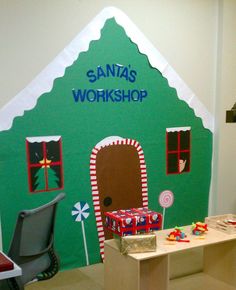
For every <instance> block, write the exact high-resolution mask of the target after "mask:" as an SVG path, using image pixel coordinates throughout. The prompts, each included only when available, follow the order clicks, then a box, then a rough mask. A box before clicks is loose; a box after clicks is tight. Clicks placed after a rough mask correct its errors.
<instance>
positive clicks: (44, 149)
mask: <svg viewBox="0 0 236 290" xmlns="http://www.w3.org/2000/svg"><path fill="white" fill-rule="evenodd" d="M33 138H34V137H33ZM35 138H37V137H35ZM39 138H41V139H42V138H43V137H39ZM46 138H47V139H48V138H49V139H50V136H47V137H45V139H46ZM47 142H48V141H43V140H42V141H41V142H38V143H41V144H42V152H43V159H42V160H43V162H41V163H39V162H37V163H31V161H30V149H29V146H30V145H29V144H30V143H31V142H29V141H28V140H27V138H26V153H27V166H28V182H29V190H30V192H32V193H38V192H48V191H53V190H59V189H63V187H64V180H63V166H62V165H63V162H62V141H61V137H60V138H58V141H57V142H58V143H59V156H60V157H59V161H52V162H50V163H47V145H46V144H47ZM49 165H50V167H53V166H60V177H61V186H58V187H53V188H50V187H49V182H48V167H49ZM32 168H44V176H45V188H44V189H40V190H37V189H35V190H34V189H33V186H32V178H31V177H32V176H31V169H32Z"/></svg>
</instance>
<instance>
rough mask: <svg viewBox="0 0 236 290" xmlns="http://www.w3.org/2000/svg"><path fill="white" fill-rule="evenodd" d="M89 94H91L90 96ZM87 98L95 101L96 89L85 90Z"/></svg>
mask: <svg viewBox="0 0 236 290" xmlns="http://www.w3.org/2000/svg"><path fill="white" fill-rule="evenodd" d="M89 95H92V96H91V97H90V96H89ZM87 100H88V101H89V102H91V103H92V102H94V101H96V91H95V90H88V92H87Z"/></svg>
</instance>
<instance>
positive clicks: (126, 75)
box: [120, 67, 128, 81]
mask: <svg viewBox="0 0 236 290" xmlns="http://www.w3.org/2000/svg"><path fill="white" fill-rule="evenodd" d="M120 78H125V79H126V80H127V81H128V68H127V67H124V69H123V71H122V73H121V75H120Z"/></svg>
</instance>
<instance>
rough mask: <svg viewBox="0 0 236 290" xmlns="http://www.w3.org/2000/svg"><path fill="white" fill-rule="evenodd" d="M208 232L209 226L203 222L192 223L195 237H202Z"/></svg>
mask: <svg viewBox="0 0 236 290" xmlns="http://www.w3.org/2000/svg"><path fill="white" fill-rule="evenodd" d="M207 231H208V228H207V224H205V223H202V222H196V223H192V233H193V235H195V236H200V235H203V234H205V233H206V232H207Z"/></svg>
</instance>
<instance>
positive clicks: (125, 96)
mask: <svg viewBox="0 0 236 290" xmlns="http://www.w3.org/2000/svg"><path fill="white" fill-rule="evenodd" d="M122 97H123V98H122V100H123V102H125V98H128V102H130V90H128V94H127V95H126V94H125V91H124V90H122Z"/></svg>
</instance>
